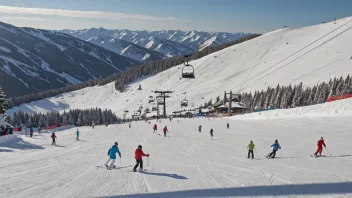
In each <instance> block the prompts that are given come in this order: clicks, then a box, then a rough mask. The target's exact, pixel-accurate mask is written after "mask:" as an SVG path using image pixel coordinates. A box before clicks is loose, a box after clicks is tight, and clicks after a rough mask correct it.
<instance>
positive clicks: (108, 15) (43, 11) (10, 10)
mask: <svg viewBox="0 0 352 198" xmlns="http://www.w3.org/2000/svg"><path fill="white" fill-rule="evenodd" d="M0 12H1V13H5V14H17V15H18V14H33V15H46V16H61V17H73V18H92V19H110V20H121V19H123V20H136V21H153V22H168V21H178V20H179V19H177V18H174V17H155V16H148V15H138V14H124V13H118V12H101V11H79V10H60V9H47V8H25V7H12V6H2V5H0Z"/></svg>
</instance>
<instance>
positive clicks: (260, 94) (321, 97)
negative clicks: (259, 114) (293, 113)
mask: <svg viewBox="0 0 352 198" xmlns="http://www.w3.org/2000/svg"><path fill="white" fill-rule="evenodd" d="M350 93H352V78H351V77H350V76H349V75H348V76H347V77H346V78H345V79H344V78H343V77H340V78H334V79H333V80H332V79H330V81H329V82H328V83H326V82H322V83H319V84H317V85H315V86H313V87H306V88H304V87H303V84H302V83H300V84H299V85H294V86H292V85H288V86H280V85H277V86H276V88H271V87H268V88H267V90H266V91H264V90H262V91H255V92H254V94H252V93H242V94H241V96H242V102H243V103H244V104H245V105H246V106H247V107H248V108H249V109H262V110H265V109H283V108H294V107H300V106H308V105H314V104H319V103H324V102H325V101H326V99H327V98H329V97H332V96H342V95H345V94H350Z"/></svg>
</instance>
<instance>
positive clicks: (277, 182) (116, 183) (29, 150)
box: [0, 116, 352, 198]
mask: <svg viewBox="0 0 352 198" xmlns="http://www.w3.org/2000/svg"><path fill="white" fill-rule="evenodd" d="M351 118H352V117H351V116H346V117H339V118H317V117H315V118H312V119H306V118H298V119H290V120H280V122H278V121H277V120H245V121H243V120H240V121H239V120H228V119H225V118H224V119H220V118H218V119H215V120H214V119H210V120H208V119H206V118H197V119H192V120H188V119H185V120H184V119H180V120H179V121H177V120H176V119H174V120H173V122H169V121H168V120H162V122H161V123H158V126H159V128H162V127H163V126H165V125H167V126H168V128H169V131H170V132H169V133H168V134H167V137H163V136H158V135H157V134H153V132H152V126H153V125H154V123H155V121H152V123H151V124H148V123H145V122H143V121H142V122H138V123H135V122H133V123H132V128H129V127H128V124H121V125H111V126H108V127H105V126H104V127H102V126H96V127H95V129H91V128H88V127H81V128H79V130H80V131H81V134H80V139H81V141H79V142H77V141H75V131H76V129H74V128H72V129H69V130H65V131H61V132H60V131H59V132H56V136H57V140H56V142H57V146H52V145H51V139H50V135H51V133H42V134H37V133H35V134H34V136H33V138H29V137H25V136H24V135H21V136H19V137H18V138H17V139H13V140H11V142H8V143H5V144H1V143H0V154H1V160H0V197H9V198H10V197H28V198H31V197H53V198H54V197H60V198H61V197H133V198H135V197H141V198H146V197H148V198H150V197H152V198H154V197H155V198H156V197H158V198H161V197H173V198H180V197H193V198H194V197H257V196H258V197H292V198H293V197H306V198H307V197H319V198H327V197H340V198H342V197H343V198H345V197H346V198H347V197H351V196H352V177H351V176H352V165H351V160H352V155H351V146H350V145H351V143H350V139H351V138H352V133H351V132H350V122H351ZM227 122H229V124H230V129H226V123H227ZM199 125H202V128H203V132H202V133H199V132H198V131H197V130H198V126H199ZM249 126H250V127H249ZM273 126H275V127H273ZM211 128H212V129H213V130H214V138H213V139H210V138H209V131H210V129H211ZM159 132H160V133H161V131H160V130H159ZM320 137H324V139H325V143H326V145H327V148H328V149H329V150H326V149H324V150H323V154H324V155H325V156H326V157H320V158H312V157H310V154H312V153H314V152H315V150H316V142H317V140H319V139H320ZM275 139H278V141H279V143H280V144H281V147H282V149H281V150H280V151H279V152H277V155H276V156H277V158H275V159H266V158H265V157H264V156H265V155H267V154H268V153H269V152H271V151H272V148H271V147H270V146H271V144H272V143H273V142H274V140H275ZM14 140H15V141H14ZM251 140H253V142H254V144H255V153H254V157H255V158H254V160H252V159H247V149H246V147H247V145H248V143H249V141H251ZM115 141H118V142H119V148H120V150H121V153H122V158H121V161H120V159H119V158H118V159H117V161H116V165H117V167H118V169H113V170H107V169H106V168H105V166H104V163H105V162H106V160H107V158H108V156H107V151H108V149H109V148H110V147H111V146H112V144H113V143H114V142H115ZM139 144H141V145H143V150H144V152H145V153H149V154H150V158H149V159H147V158H145V159H144V168H146V169H147V170H148V171H146V172H137V173H133V172H132V171H131V170H132V168H133V166H134V165H135V160H134V151H135V149H136V148H137V146H138V145H139ZM330 153H331V154H332V156H330ZM122 195H124V196H122Z"/></svg>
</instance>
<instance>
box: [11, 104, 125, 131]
mask: <svg viewBox="0 0 352 198" xmlns="http://www.w3.org/2000/svg"><path fill="white" fill-rule="evenodd" d="M7 120H8V122H9V123H10V124H12V125H13V126H21V125H25V126H26V127H46V126H52V125H57V124H62V125H75V126H92V125H103V124H105V123H106V122H108V123H109V124H113V123H119V122H120V118H118V117H117V116H116V115H115V113H113V112H112V111H111V110H107V109H105V110H102V109H100V108H91V109H84V110H81V109H73V110H69V111H68V112H66V111H64V112H63V113H61V114H60V113H59V112H48V113H45V114H44V113H34V114H30V113H27V112H22V111H19V112H15V113H14V114H13V116H12V117H8V119H7Z"/></svg>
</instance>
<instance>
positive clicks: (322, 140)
mask: <svg viewBox="0 0 352 198" xmlns="http://www.w3.org/2000/svg"><path fill="white" fill-rule="evenodd" d="M317 145H318V149H317V151H316V152H315V153H314V155H315V157H318V153H319V155H320V156H321V152H323V146H324V147H325V148H326V144H325V142H324V138H323V137H321V138H320V140H319V141H318V143H317Z"/></svg>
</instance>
